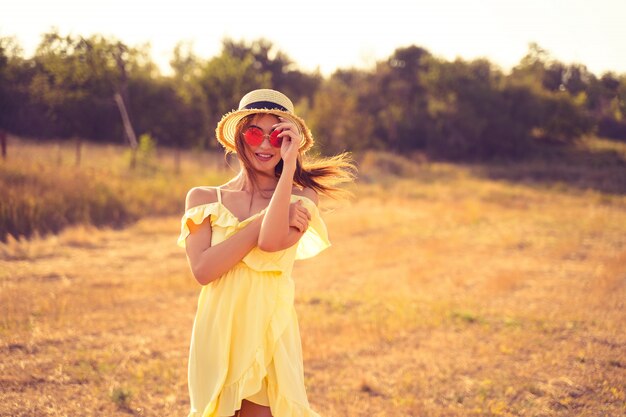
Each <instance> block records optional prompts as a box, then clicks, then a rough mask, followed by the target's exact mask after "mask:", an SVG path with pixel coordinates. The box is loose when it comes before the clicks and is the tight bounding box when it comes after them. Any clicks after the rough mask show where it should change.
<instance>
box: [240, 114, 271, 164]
mask: <svg viewBox="0 0 626 417" xmlns="http://www.w3.org/2000/svg"><path fill="white" fill-rule="evenodd" d="M278 121H279V120H278V117H276V116H274V115H271V114H257V115H255V116H254V117H253V118H252V123H250V126H249V127H248V129H249V128H251V127H257V128H259V129H261V131H262V132H263V134H264V135H265V136H264V138H263V141H262V142H261V144H260V145H257V146H253V145H250V144H249V143H247V142H246V141H245V140H244V148H245V152H246V156H247V157H248V159H249V160H250V162H251V164H252V167H253V168H254V170H255V171H259V172H263V173H267V174H270V175H271V176H274V168H275V167H276V165H277V164H278V163H279V162H280V148H275V147H273V146H272V145H271V144H270V140H269V139H270V134H271V133H272V130H274V129H273V127H272V126H273V125H275V124H276V123H278Z"/></svg>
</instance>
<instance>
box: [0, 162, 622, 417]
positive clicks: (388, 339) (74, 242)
mask: <svg viewBox="0 0 626 417" xmlns="http://www.w3.org/2000/svg"><path fill="white" fill-rule="evenodd" d="M383 189H384V190H385V191H384V192H383V191H382V190H383ZM323 212H324V214H323V216H324V218H325V220H326V221H327V225H328V227H329V230H330V235H331V240H332V242H333V246H332V247H331V248H330V249H328V250H327V251H325V252H324V253H322V254H321V255H319V256H318V257H317V258H314V259H311V260H307V261H302V262H300V263H298V264H297V265H296V268H295V270H294V279H295V281H296V293H297V294H296V309H297V311H298V314H299V319H300V328H301V334H302V341H303V350H304V360H305V376H306V382H307V389H308V393H309V400H310V402H311V404H312V407H313V409H314V410H316V411H317V412H319V413H320V414H321V415H322V416H398V415H400V416H621V415H625V414H626V399H625V396H626V394H625V393H626V333H625V332H624V328H625V324H626V309H625V301H626V201H625V200H624V198H623V197H616V198H608V197H606V196H604V195H602V194H599V193H595V192H591V191H589V192H578V193H572V192H569V191H567V190H546V189H537V188H533V187H528V186H524V185H516V184H509V183H503V182H497V181H487V180H483V179H476V178H471V177H467V176H464V175H461V174H458V173H455V174H454V178H453V179H451V178H448V180H445V178H443V177H442V179H441V180H437V181H431V182H424V181H422V182H416V181H411V180H406V181H397V182H395V183H394V185H393V187H387V188H385V187H383V186H382V185H367V186H366V185H364V186H363V187H362V188H361V189H360V190H359V192H358V193H357V198H356V199H355V200H354V201H353V202H352V203H350V204H348V205H343V206H341V205H340V206H338V207H335V208H332V209H331V208H330V206H324V210H323ZM178 227H179V219H178V218H147V219H144V220H142V221H140V222H139V223H137V224H136V225H134V226H132V227H130V228H127V229H124V230H98V229H91V228H84V227H78V228H73V229H68V230H66V231H65V232H63V233H62V234H60V235H58V236H50V237H46V238H36V239H32V240H30V241H15V240H12V241H9V242H8V243H7V244H3V245H0V320H1V321H0V338H1V339H0V352H1V353H0V416H14V417H17V416H104V415H106V416H125V415H137V416H186V414H187V412H188V397H187V385H186V384H187V383H186V373H187V369H186V366H187V353H188V343H189V338H190V332H191V326H192V321H193V317H194V312H195V308H196V302H197V295H198V292H199V285H198V284H197V283H196V282H195V281H194V280H193V278H192V276H191V274H190V272H189V271H188V267H187V264H186V260H185V255H184V251H183V250H181V249H180V248H178V247H177V246H176V245H175V241H176V237H177V234H178Z"/></svg>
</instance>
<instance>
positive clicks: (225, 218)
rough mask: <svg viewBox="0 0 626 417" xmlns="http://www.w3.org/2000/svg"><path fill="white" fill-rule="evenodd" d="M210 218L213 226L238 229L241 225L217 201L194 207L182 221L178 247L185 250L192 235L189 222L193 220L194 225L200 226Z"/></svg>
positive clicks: (186, 213)
mask: <svg viewBox="0 0 626 417" xmlns="http://www.w3.org/2000/svg"><path fill="white" fill-rule="evenodd" d="M209 216H212V218H211V220H210V221H211V225H213V226H221V227H224V228H227V229H230V228H233V227H236V226H237V224H238V223H239V222H238V220H237V219H236V218H235V217H234V216H233V215H232V214H231V213H230V212H229V211H228V210H226V209H225V207H224V206H223V205H222V204H221V203H219V202H217V201H216V202H214V203H208V204H202V205H199V206H195V207H192V208H190V209H189V210H187V211H186V212H185V214H184V215H183V217H182V219H181V220H180V235H179V236H178V241H177V244H178V246H180V247H181V248H184V247H185V239H187V236H189V234H190V233H191V231H190V230H189V225H188V224H187V222H188V221H190V220H191V221H192V222H193V223H194V224H197V225H199V224H202V222H203V221H204V219H206V218H207V217H209Z"/></svg>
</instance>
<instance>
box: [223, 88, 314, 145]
mask: <svg viewBox="0 0 626 417" xmlns="http://www.w3.org/2000/svg"><path fill="white" fill-rule="evenodd" d="M256 113H266V114H273V115H275V116H280V117H284V118H285V119H289V120H291V121H292V122H293V123H294V124H295V125H296V126H298V129H299V130H300V137H301V138H302V141H301V142H300V152H306V151H307V150H308V149H310V148H311V146H313V135H312V134H311V131H310V130H309V128H308V127H307V126H306V123H304V120H302V119H301V118H300V117H298V116H297V115H296V114H294V112H293V103H292V102H291V100H289V98H288V97H287V96H286V95H284V94H283V93H281V92H279V91H276V90H269V89H261V90H253V91H250V92H249V93H248V94H246V95H245V96H243V98H242V99H241V101H240V102H239V108H238V109H237V110H233V111H231V112H230V113H227V114H225V115H224V116H223V117H222V120H220V121H219V123H218V124H217V128H216V129H215V135H216V136H217V140H218V141H219V142H220V143H221V144H222V146H224V148H226V149H227V150H229V151H231V152H237V150H236V149H235V130H236V128H237V124H238V123H239V121H240V120H241V119H242V118H244V117H245V116H247V115H249V114H256Z"/></svg>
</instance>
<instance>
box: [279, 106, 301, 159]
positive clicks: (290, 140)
mask: <svg viewBox="0 0 626 417" xmlns="http://www.w3.org/2000/svg"><path fill="white" fill-rule="evenodd" d="M278 119H279V120H280V121H279V122H278V123H276V124H275V125H274V126H272V127H273V128H274V129H278V130H281V132H280V133H279V135H278V137H279V138H282V139H283V144H282V145H281V147H280V157H281V158H282V159H283V166H285V167H291V168H295V167H296V160H297V159H298V152H299V150H300V142H301V141H302V138H301V137H300V130H299V129H298V126H296V125H295V124H294V123H293V122H292V121H290V120H288V119H285V118H283V117H279V118H278Z"/></svg>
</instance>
